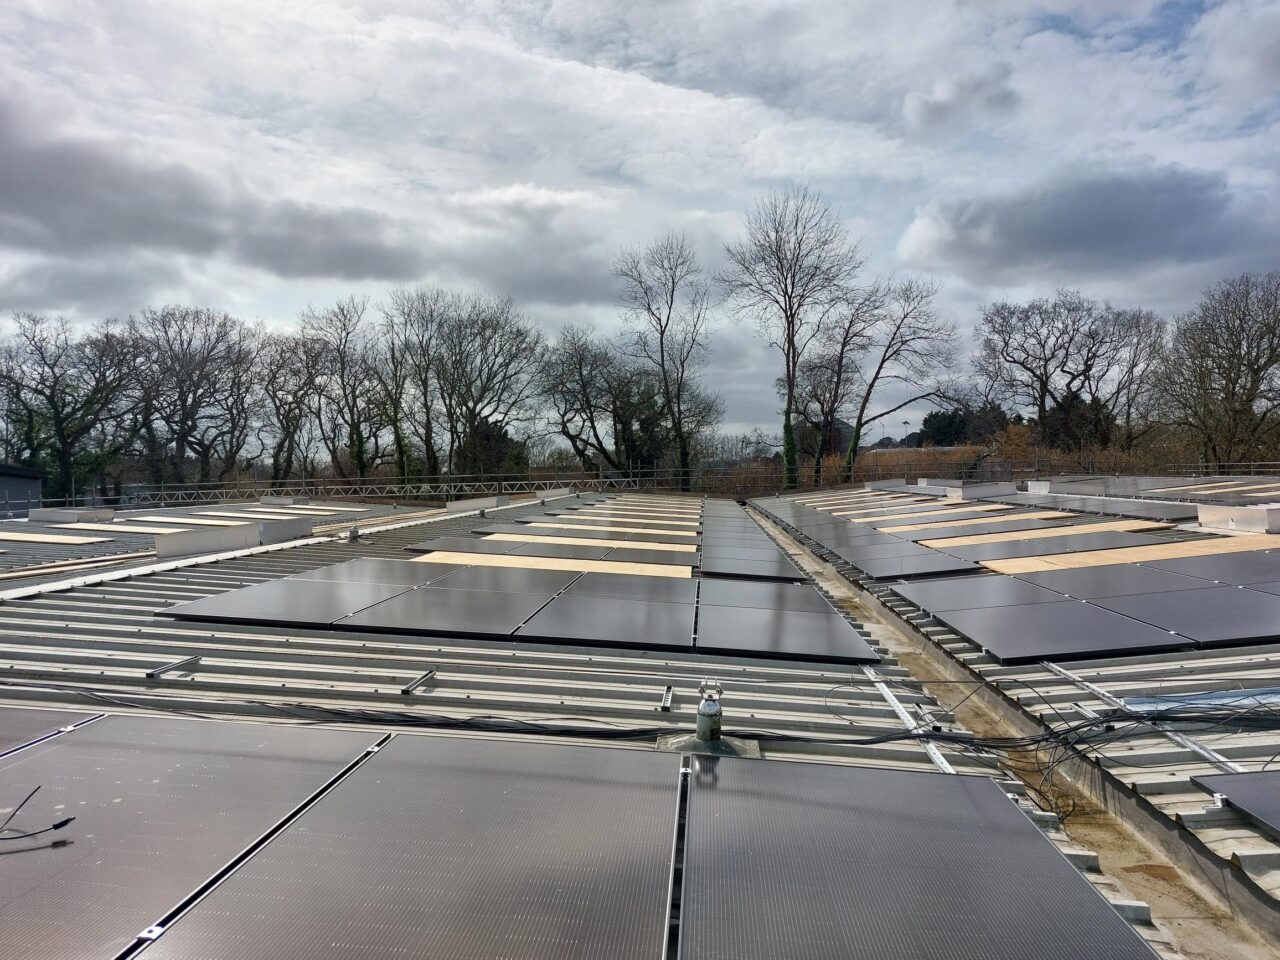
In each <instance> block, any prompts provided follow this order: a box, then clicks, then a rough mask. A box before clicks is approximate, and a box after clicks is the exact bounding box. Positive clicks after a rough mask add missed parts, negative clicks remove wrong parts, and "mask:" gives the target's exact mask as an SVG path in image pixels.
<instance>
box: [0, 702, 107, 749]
mask: <svg viewBox="0 0 1280 960" xmlns="http://www.w3.org/2000/svg"><path fill="white" fill-rule="evenodd" d="M92 716H93V714H92V713H80V712H77V711H73V710H41V709H38V708H35V707H8V706H6V707H0V754H3V753H8V752H9V751H11V750H16V749H17V748H18V747H21V746H23V745H24V744H28V743H31V742H32V741H33V740H38V739H40V738H41V737H47V736H49V735H50V734H52V733H56V732H57V731H58V730H60V729H61V728H63V727H69V726H71V725H72V724H73V723H80V722H82V721H84V720H88V719H89V718H90V717H92Z"/></svg>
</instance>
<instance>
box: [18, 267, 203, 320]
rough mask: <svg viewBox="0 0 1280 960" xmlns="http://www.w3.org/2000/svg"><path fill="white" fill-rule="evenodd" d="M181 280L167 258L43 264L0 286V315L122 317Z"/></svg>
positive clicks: (20, 273) (178, 271)
mask: <svg viewBox="0 0 1280 960" xmlns="http://www.w3.org/2000/svg"><path fill="white" fill-rule="evenodd" d="M181 279H182V273H181V270H179V269H178V267H177V266H176V265H175V264H174V263H172V261H171V260H170V259H169V258H164V257H158V256H149V255H144V256H136V255H134V256H125V257H104V258H95V259H94V260H93V261H92V262H82V261H77V260H63V259H49V260H44V261H41V262H38V263H34V264H32V265H30V266H28V267H25V268H23V269H21V270H19V271H17V272H16V273H14V274H12V275H10V276H9V277H8V278H7V279H5V280H4V281H3V282H2V283H0V312H5V313H7V312H9V311H18V310H30V311H32V312H35V313H61V314H72V315H79V316H85V317H93V316H96V317H110V316H116V317H122V316H125V315H127V314H129V313H131V312H133V311H134V310H136V309H137V306H138V304H140V303H143V302H145V301H146V300H147V299H148V298H149V297H150V296H151V295H152V294H153V293H154V292H155V291H156V289H157V288H159V287H165V286H170V285H173V284H177V283H179V282H180V281H181Z"/></svg>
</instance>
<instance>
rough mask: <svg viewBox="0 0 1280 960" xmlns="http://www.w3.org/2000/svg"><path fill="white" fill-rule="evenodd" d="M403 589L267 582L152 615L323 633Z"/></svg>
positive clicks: (395, 586) (377, 585) (397, 586)
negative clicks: (317, 629) (323, 629)
mask: <svg viewBox="0 0 1280 960" xmlns="http://www.w3.org/2000/svg"><path fill="white" fill-rule="evenodd" d="M411 589H412V588H411V587H406V586H404V585H403V584H383V583H355V582H342V581H325V580H291V579H287V578H286V579H281V580H271V581H268V582H266V583H258V584H254V585H253V586H249V587H241V588H240V589H239V590H231V591H228V592H227V593H221V594H215V595H214V596H211V597H205V598H204V599H202V600H191V601H188V602H187V603H180V604H178V605H177V606H173V607H168V608H166V609H164V610H160V611H157V612H158V613H159V614H160V616H164V617H173V618H174V619H177V620H210V621H216V622H219V623H273V624H287V625H289V626H295V627H328V626H329V625H331V624H332V623H334V622H335V621H337V620H341V619H342V618H343V617H347V616H350V615H351V614H353V613H358V612H359V611H361V610H363V609H364V608H365V607H371V606H373V605H374V604H375V603H380V602H382V601H383V600H389V599H390V598H391V597H394V596H396V595H398V594H401V593H404V592H406V591H408V590H411Z"/></svg>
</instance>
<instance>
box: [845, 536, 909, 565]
mask: <svg viewBox="0 0 1280 960" xmlns="http://www.w3.org/2000/svg"><path fill="white" fill-rule="evenodd" d="M928 550H929V548H928V547H922V546H920V545H919V544H915V543H912V542H911V541H910V540H898V542H897V543H882V544H876V545H875V546H870V547H842V548H841V549H840V550H839V551H837V552H838V553H839V554H840V556H842V557H843V558H844V559H846V560H848V561H849V562H850V563H853V564H858V563H860V562H861V561H863V560H882V559H884V558H885V557H917V556H921V555H923V554H925V553H927V552H928Z"/></svg>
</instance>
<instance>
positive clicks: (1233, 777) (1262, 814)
mask: <svg viewBox="0 0 1280 960" xmlns="http://www.w3.org/2000/svg"><path fill="white" fill-rule="evenodd" d="M1191 782H1192V783H1194V784H1195V785H1196V786H1198V787H1202V788H1204V789H1205V790H1208V791H1209V792H1210V793H1220V794H1222V795H1223V796H1225V797H1226V798H1227V803H1228V804H1230V805H1231V806H1232V807H1234V808H1236V809H1237V810H1240V811H1242V812H1243V813H1245V814H1247V815H1248V817H1249V818H1250V819H1251V820H1253V821H1254V823H1256V824H1257V825H1258V826H1260V827H1261V828H1262V829H1263V830H1265V831H1266V832H1267V833H1270V834H1271V835H1272V836H1273V837H1275V838H1276V839H1277V840H1280V770H1265V771H1255V772H1250V773H1218V774H1209V775H1204V774H1200V775H1196V776H1193V777H1192V778H1191Z"/></svg>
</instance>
